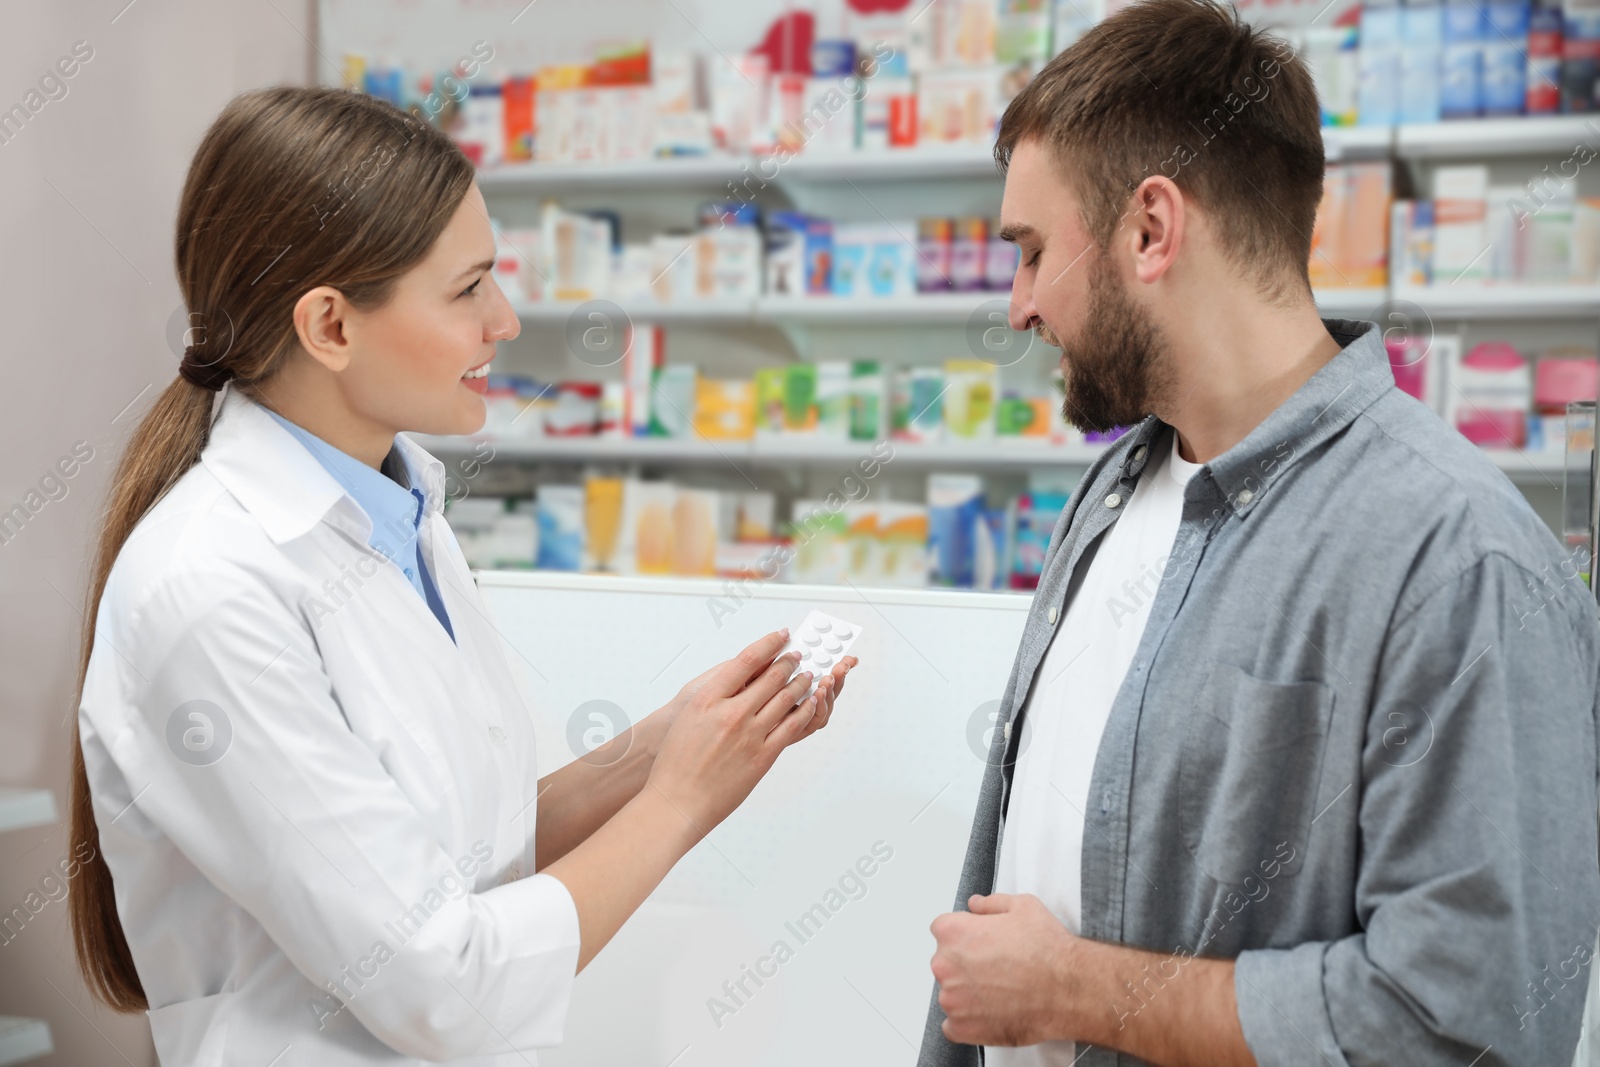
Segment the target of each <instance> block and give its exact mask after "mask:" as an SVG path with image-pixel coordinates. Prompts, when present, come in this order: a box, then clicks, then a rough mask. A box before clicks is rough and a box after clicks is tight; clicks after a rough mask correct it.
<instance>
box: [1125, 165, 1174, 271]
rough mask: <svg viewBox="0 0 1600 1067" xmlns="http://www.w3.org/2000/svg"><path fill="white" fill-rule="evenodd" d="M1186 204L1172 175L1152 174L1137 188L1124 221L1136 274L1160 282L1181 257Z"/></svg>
mask: <svg viewBox="0 0 1600 1067" xmlns="http://www.w3.org/2000/svg"><path fill="white" fill-rule="evenodd" d="M1185 209H1186V204H1185V202H1184V197H1183V192H1182V191H1181V190H1180V189H1179V188H1178V186H1177V184H1176V183H1175V182H1173V180H1172V179H1171V178H1168V177H1165V176H1163V175H1160V174H1153V175H1151V176H1150V177H1148V178H1146V179H1145V180H1144V181H1142V182H1140V183H1139V187H1138V189H1136V190H1134V193H1133V197H1132V204H1131V205H1130V207H1129V209H1128V217H1127V220H1126V222H1125V224H1124V226H1125V229H1126V231H1127V233H1126V238H1127V241H1128V245H1129V249H1128V250H1129V252H1130V254H1131V255H1132V259H1133V271H1134V276H1135V277H1136V278H1138V279H1139V281H1141V282H1144V283H1146V284H1150V283H1153V282H1157V281H1159V280H1161V278H1162V277H1163V276H1164V275H1165V274H1166V273H1167V271H1168V270H1169V269H1170V268H1171V267H1172V264H1173V262H1174V261H1175V260H1176V259H1177V258H1178V249H1179V248H1181V247H1182V246H1183V236H1184V223H1185V221H1186V219H1185V214H1186V211H1185Z"/></svg>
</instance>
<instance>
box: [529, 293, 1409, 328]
mask: <svg viewBox="0 0 1600 1067" xmlns="http://www.w3.org/2000/svg"><path fill="white" fill-rule="evenodd" d="M1010 296H1011V293H1010V290H1008V289H998V290H981V291H974V292H967V293H923V294H920V295H917V296H898V297H896V296H885V297H839V296H827V295H822V296H760V297H753V298H748V299H721V300H713V299H706V300H680V301H676V302H659V301H651V300H635V301H628V300H618V301H615V303H616V304H617V305H618V306H619V307H621V308H622V309H623V311H624V312H626V313H627V315H628V318H629V319H630V320H632V321H634V322H664V323H670V322H853V323H873V322H881V323H896V322H903V323H912V324H918V325H925V324H930V323H940V324H955V325H959V324H961V323H964V322H966V321H967V320H968V319H969V318H971V317H972V315H973V313H974V312H976V311H977V310H978V309H979V308H980V307H982V306H983V305H985V304H988V303H990V302H991V301H996V300H998V301H1001V302H1002V303H1004V302H1006V301H1008V300H1009V299H1010ZM1387 297H1388V292H1387V290H1385V289H1382V288H1378V289H1326V290H1319V291H1318V292H1317V306H1318V307H1320V308H1321V309H1322V310H1323V312H1324V313H1325V314H1328V315H1333V316H1337V317H1352V316H1353V317H1356V318H1365V317H1368V316H1372V315H1376V314H1377V313H1378V311H1379V310H1380V309H1381V308H1382V307H1383V304H1384V301H1385V299H1386V298H1387ZM583 306H584V303H583V302H579V301H571V300H550V301H519V302H517V304H516V305H515V307H516V311H517V315H518V317H520V318H521V319H522V320H523V321H524V322H565V321H566V320H567V318H568V317H569V316H571V315H572V313H573V312H574V311H576V310H577V309H578V308H580V307H583Z"/></svg>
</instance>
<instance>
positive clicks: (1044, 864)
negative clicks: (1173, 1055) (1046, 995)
mask: <svg viewBox="0 0 1600 1067" xmlns="http://www.w3.org/2000/svg"><path fill="white" fill-rule="evenodd" d="M1177 441H1178V435H1177V433H1176V432H1174V433H1173V434H1172V449H1171V451H1170V453H1168V454H1167V455H1165V456H1164V457H1162V458H1160V459H1156V460H1154V461H1153V462H1154V467H1153V469H1147V470H1145V471H1144V472H1143V475H1142V476H1141V477H1140V479H1139V483H1138V486H1137V487H1136V488H1135V490H1134V492H1133V493H1132V494H1131V496H1130V498H1129V500H1128V503H1127V504H1126V507H1127V511H1126V513H1124V514H1123V516H1122V517H1121V518H1119V519H1118V520H1117V521H1116V522H1115V523H1113V524H1112V525H1111V527H1110V528H1109V529H1107V530H1106V531H1105V533H1103V534H1101V535H1100V536H1099V537H1097V538H1095V541H1094V543H1093V544H1091V545H1090V546H1089V547H1088V548H1087V549H1086V550H1085V552H1084V556H1083V558H1082V559H1081V560H1080V561H1079V565H1078V568H1077V573H1076V574H1074V575H1073V580H1072V583H1071V585H1070V586H1069V588H1068V590H1067V605H1066V615H1065V616H1064V617H1063V618H1062V619H1061V622H1060V624H1059V629H1058V632H1057V633H1056V635H1055V638H1054V639H1053V640H1052V641H1051V642H1050V648H1049V649H1048V650H1047V651H1046V652H1045V656H1044V660H1043V662H1042V663H1041V664H1040V666H1039V674H1038V678H1037V680H1036V683H1035V684H1034V686H1033V688H1032V691H1031V692H1030V693H1029V694H1028V702H1027V704H1026V705H1025V707H1024V712H1023V718H1022V722H1023V727H1022V729H1023V737H1022V749H1021V751H1020V752H1019V754H1018V756H1017V765H1016V768H1015V769H1014V772H1013V776H1012V790H1011V801H1010V805H1009V814H1008V816H1007V819H1006V825H1005V832H1004V835H1003V837H1002V839H1001V844H1000V858H999V862H998V864H997V866H996V870H995V887H994V888H995V892H996V893H1032V894H1033V895H1034V896H1036V897H1038V898H1039V899H1040V900H1041V901H1043V902H1044V906H1045V907H1047V908H1049V909H1050V912H1051V914H1053V915H1054V916H1055V917H1056V918H1058V919H1060V920H1061V922H1062V924H1063V925H1065V926H1066V928H1067V929H1068V930H1071V931H1072V932H1073V933H1077V932H1078V930H1079V919H1080V916H1081V914H1082V900H1081V882H1080V867H1081V865H1082V858H1083V820H1084V809H1085V808H1086V807H1087V806H1088V803H1089V779H1090V777H1091V776H1092V775H1093V773H1094V761H1095V756H1096V755H1097V754H1098V753H1099V751H1100V735H1101V733H1102V732H1103V731H1104V730H1105V725H1106V719H1107V718H1108V717H1109V716H1110V714H1111V703H1112V701H1113V700H1114V699H1115V697H1116V695H1117V690H1118V689H1120V688H1121V686H1122V679H1123V676H1124V675H1126V674H1127V673H1128V665H1129V664H1130V663H1131V662H1132V661H1133V654H1134V652H1135V651H1136V650H1137V649H1138V647H1139V638H1140V637H1141V636H1143V634H1144V625H1145V621H1146V620H1147V619H1148V618H1149V617H1150V611H1149V607H1150V602H1151V601H1152V600H1153V599H1154V598H1155V593H1156V586H1157V584H1158V583H1159V582H1160V579H1161V571H1162V568H1163V567H1165V566H1166V562H1167V557H1168V555H1169V554H1170V553H1171V552H1172V545H1173V541H1174V540H1175V539H1176V538H1177V534H1178V522H1179V519H1180V518H1181V517H1182V515H1183V490H1184V486H1185V485H1186V484H1187V483H1188V481H1189V479H1190V478H1191V477H1193V476H1194V473H1195V471H1197V470H1199V469H1200V466H1201V465H1200V464H1198V463H1190V462H1188V461H1187V460H1185V459H1184V458H1183V457H1181V456H1179V455H1178V445H1177ZM1096 506H1102V507H1103V506H1104V505H1103V504H1102V503H1100V502H1098V501H1097V502H1096ZM1076 1053H1077V1050H1076V1048H1075V1046H1074V1044H1073V1042H1071V1041H1047V1042H1044V1043H1043V1044H1039V1045H1028V1046H1025V1047H1022V1048H1003V1047H996V1046H986V1048H985V1062H986V1063H987V1064H988V1065H990V1067H1068V1065H1070V1064H1071V1063H1072V1062H1073V1061H1074V1060H1075V1059H1076Z"/></svg>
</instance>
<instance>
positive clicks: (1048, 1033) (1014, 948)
mask: <svg viewBox="0 0 1600 1067" xmlns="http://www.w3.org/2000/svg"><path fill="white" fill-rule="evenodd" d="M967 907H968V908H970V909H971V910H970V911H968V912H959V911H957V912H950V913H949V914H947V915H941V916H939V917H938V918H937V919H935V920H934V921H933V936H934V939H935V940H936V941H938V943H939V947H938V949H937V951H935V952H934V954H933V977H934V978H935V979H936V980H937V981H938V983H939V1007H941V1008H943V1009H944V1013H945V1016H946V1018H945V1021H944V1036H945V1037H947V1038H949V1039H950V1040H951V1041H955V1042H957V1043H959V1044H963V1045H1036V1044H1038V1043H1039V1042H1041V1041H1053V1040H1062V1039H1066V1038H1068V1037H1070V1036H1071V1035H1070V1034H1068V1033H1066V1032H1065V1026H1064V1023H1065V1020H1064V1019H1063V1018H1062V1015H1063V1012H1062V1008H1063V1007H1064V1006H1065V1004H1064V1001H1065V999H1066V998H1065V996H1064V994H1065V992H1066V991H1065V990H1064V989H1063V988H1062V978H1063V976H1064V975H1066V974H1068V973H1069V972H1070V970H1071V967H1072V960H1073V956H1074V954H1075V952H1076V950H1077V947H1078V945H1079V943H1080V942H1081V940H1082V939H1081V938H1078V937H1076V936H1074V935H1073V934H1072V933H1070V932H1068V930H1067V928H1066V927H1065V926H1063V925H1061V921H1060V920H1059V919H1057V918H1056V917H1055V916H1054V915H1052V914H1050V911H1049V909H1047V908H1046V907H1045V906H1044V904H1043V902H1041V901H1040V900H1039V898H1038V897H1036V896H1033V895H1031V894H1024V895H1021V896H1011V895H1009V894H1006V893H995V894H992V895H990V896H974V897H972V898H971V899H970V900H968V901H967Z"/></svg>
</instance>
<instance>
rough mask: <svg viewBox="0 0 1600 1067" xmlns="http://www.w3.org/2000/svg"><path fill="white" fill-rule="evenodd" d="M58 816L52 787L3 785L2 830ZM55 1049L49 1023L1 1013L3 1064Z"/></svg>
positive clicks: (45, 823)
mask: <svg viewBox="0 0 1600 1067" xmlns="http://www.w3.org/2000/svg"><path fill="white" fill-rule="evenodd" d="M57 818H58V816H57V813H56V798H55V794H53V793H51V792H50V790H48V789H15V788H10V787H6V788H0V833H4V832H5V831H7V830H26V829H28V828H29V827H32V826H48V825H50V824H51V823H53V822H55V821H56V819H57ZM54 1051H55V1043H54V1042H53V1041H51V1039H50V1024H49V1023H47V1022H45V1021H44V1020H43V1019H23V1018H19V1017H17V1016H14V1015H0V1067H8V1065H9V1064H13V1063H27V1062H28V1061H29V1060H34V1059H38V1058H39V1057H40V1056H48V1055H49V1054H50V1053H52V1052H54Z"/></svg>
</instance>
